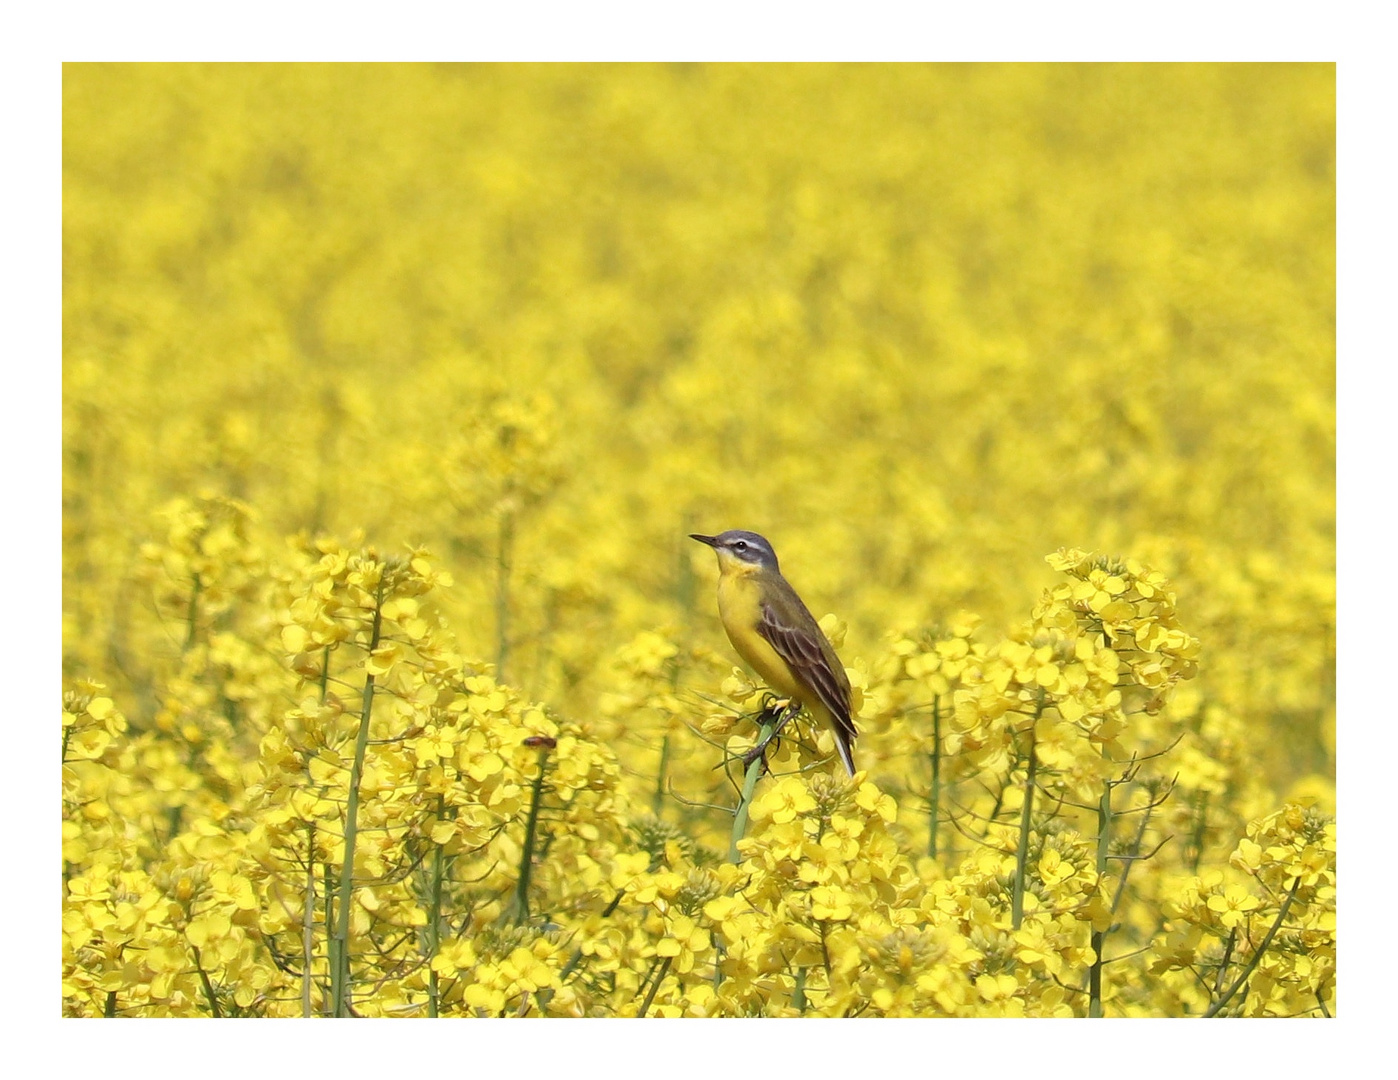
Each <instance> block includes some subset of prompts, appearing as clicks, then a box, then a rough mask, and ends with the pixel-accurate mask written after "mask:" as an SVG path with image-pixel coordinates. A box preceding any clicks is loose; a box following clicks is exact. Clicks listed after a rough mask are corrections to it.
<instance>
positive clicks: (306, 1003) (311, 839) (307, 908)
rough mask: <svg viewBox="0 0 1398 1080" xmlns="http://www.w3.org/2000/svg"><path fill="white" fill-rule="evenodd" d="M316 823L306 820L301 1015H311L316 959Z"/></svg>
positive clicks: (302, 909)
mask: <svg viewBox="0 0 1398 1080" xmlns="http://www.w3.org/2000/svg"><path fill="white" fill-rule="evenodd" d="M315 857H316V823H315V822H314V821H308V822H306V899H305V903H304V904H303V905H302V908H301V963H302V968H303V970H302V972H301V1015H302V1016H305V1017H309V1016H310V1015H311V985H312V977H313V968H314V967H315V959H316V952H315V946H316V863H315Z"/></svg>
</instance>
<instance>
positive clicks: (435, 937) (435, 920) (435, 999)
mask: <svg viewBox="0 0 1398 1080" xmlns="http://www.w3.org/2000/svg"><path fill="white" fill-rule="evenodd" d="M445 802H446V800H445V797H444V796H441V795H438V796H437V818H438V820H440V819H441V817H442V814H443V811H444V807H445ZM445 869H446V855H445V854H444V853H443V850H442V845H441V844H438V845H436V851H435V852H433V855H432V910H431V912H430V913H429V915H428V919H429V921H428V924H427V949H428V952H429V954H430V955H429V956H428V959H427V964H428V968H427V1015H428V1016H431V1017H436V1016H438V1015H440V1013H439V1012H438V1008H439V1003H440V992H439V988H438V986H437V969H436V968H434V967H432V961H433V960H436V959H437V952H438V950H439V949H440V947H441V939H442V878H443V876H444V872H445Z"/></svg>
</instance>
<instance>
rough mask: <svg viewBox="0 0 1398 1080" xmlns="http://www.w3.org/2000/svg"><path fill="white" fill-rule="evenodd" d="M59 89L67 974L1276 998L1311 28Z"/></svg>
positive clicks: (1323, 730)
mask: <svg viewBox="0 0 1398 1080" xmlns="http://www.w3.org/2000/svg"><path fill="white" fill-rule="evenodd" d="M63 108H64V132H63V138H64V153H63V177H64V180H63V183H64V223H63V252H64V282H63V320H64V328H63V330H64V360H63V410H64V412H63V454H64V460H63V529H64V547H63V566H64V588H63V616H64V618H63V630H64V640H63V654H64V674H65V691H64V721H63V723H64V762H65V770H64V821H63V838H64V853H63V857H64V881H65V900H64V915H63V919H64V991H63V994H64V1010H65V1013H67V1014H69V1015H214V1016H219V1015H304V1016H310V1015H332V1014H333V1015H348V1014H350V1013H359V1014H365V1013H368V1014H374V1015H429V1016H436V1015H507V1014H508V1015H526V1014H530V1015H533V1014H545V1015H645V1014H647V1012H648V1011H649V1010H652V1009H653V1010H654V1011H655V1012H658V1013H662V1014H664V1015H674V1016H678V1015H690V1016H711V1015H798V1014H805V1013H809V1012H812V1011H815V1012H820V1013H823V1014H826V1015H855V1014H867V1015H944V1014H945V1015H1007V1016H1011V1015H1057V1016H1067V1015H1083V1016H1092V1015H1103V1014H1104V1013H1105V1014H1107V1015H1123V1014H1124V1015H1162V1014H1165V1015H1186V1014H1188V1015H1199V1014H1203V1013H1207V1014H1219V1013H1221V1014H1225V1015H1226V1014H1228V1013H1229V1012H1231V1013H1235V1014H1246V1015H1303V1014H1312V1015H1313V1014H1317V1013H1318V1014H1321V1015H1327V1016H1328V1015H1331V1013H1332V1009H1333V1003H1334V982H1335V974H1334V897H1335V889H1334V848H1335V828H1334V823H1333V820H1332V819H1331V818H1330V817H1328V816H1327V815H1328V814H1329V813H1330V812H1333V804H1334V768H1335V761H1334V748H1335V741H1334V739H1335V737H1334V730H1335V728H1334V724H1335V395H1334V386H1335V69H1334V66H1333V65H1302V66H1290V65H1236V66H1235V65H1173V64H1155V65H1081V66H1080V65H930V66H926V65H839V66H832V65H755V66H754V65H624V66H623V65H440V66H438V65H362V66H361V65H216V66H200V65H69V66H67V67H66V68H65V71H64V106H63ZM731 528H742V529H751V530H754V531H757V532H760V533H762V534H764V535H766V536H767V537H768V538H769V539H770V540H771V542H772V543H773V545H774V546H775V548H776V551H777V553H778V555H779V556H780V559H781V565H782V569H783V571H784V573H785V575H786V577H787V578H788V579H789V580H790V582H791V583H792V584H793V586H794V587H795V588H796V589H797V590H798V592H799V593H800V594H801V595H802V597H803V598H804V599H805V601H806V602H807V604H808V605H809V606H810V607H811V609H812V611H813V613H814V614H815V616H816V617H817V618H818V619H821V620H822V625H823V626H824V627H825V628H826V630H827V632H828V633H829V634H830V635H831V636H832V639H833V640H834V641H835V643H836V644H837V646H838V647H839V649H840V655H841V658H842V660H843V661H844V664H845V666H846V667H847V669H848V671H849V674H850V679H851V682H852V683H853V684H854V686H855V690H856V710H857V711H858V712H859V717H858V723H859V727H860V738H859V740H858V742H857V743H856V747H855V758H856V761H857V763H858V766H859V768H860V769H861V770H862V771H867V776H866V775H864V772H861V775H860V777H859V778H857V779H856V780H855V781H853V782H851V783H850V784H845V783H844V781H843V778H842V772H841V778H840V779H838V780H837V779H832V777H831V776H830V775H829V772H828V769H827V768H826V766H825V765H824V764H822V762H821V756H822V753H826V754H828V752H829V747H824V748H823V749H822V748H821V747H820V746H813V745H811V740H809V739H808V740H806V745H804V746H803V745H800V743H801V736H800V735H799V732H798V733H796V734H795V735H794V736H793V734H791V733H789V734H788V735H787V736H786V737H785V738H784V740H783V742H782V744H781V745H780V747H778V748H777V749H776V750H774V752H773V755H772V758H771V761H770V764H771V775H770V776H768V777H766V778H763V779H761V780H758V778H757V771H754V772H753V773H752V774H751V778H750V780H749V782H748V786H747V788H746V792H747V793H746V794H745V795H743V796H741V810H740V809H739V802H740V797H739V795H738V789H739V785H738V783H737V782H736V780H734V778H733V777H732V776H731V775H730V773H729V772H727V771H725V770H724V769H723V768H721V766H722V764H723V762H724V760H725V755H727V756H729V757H731V756H733V755H735V754H741V752H742V751H743V750H744V749H746V747H747V746H748V745H749V744H750V742H749V740H750V738H751V736H752V734H753V730H754V729H753V725H752V724H751V723H750V720H751V711H752V710H754V709H755V708H756V707H757V705H758V704H759V703H760V701H761V696H760V693H759V691H760V687H758V686H754V685H753V684H751V683H750V682H748V681H746V680H745V679H744V678H743V677H742V675H741V673H740V672H735V670H734V665H735V662H736V657H734V655H733V654H732V652H731V650H730V649H729V646H728V643H727V641H726V640H725V638H724V636H723V633H722V630H721V628H720V626H719V622H718V618H717V612H716V609H715V602H714V594H713V588H714V579H715V577H716V571H715V567H714V558H713V554H712V553H711V552H710V551H709V550H708V549H707V548H705V547H703V546H701V545H699V544H696V543H694V542H693V541H691V540H689V539H688V538H687V534H688V533H691V532H701V533H718V532H720V531H723V530H725V529H731ZM410 546H411V547H412V554H410V555H408V556H407V557H403V553H404V552H405V550H407V549H408V548H409V547H410ZM423 549H426V550H428V551H430V552H431V556H430V557H428V556H426V555H425V554H423ZM1060 549H1073V550H1069V551H1066V552H1064V551H1060ZM1046 556H1047V557H1048V560H1047V562H1046ZM1055 571H1056V572H1055ZM1065 575H1066V581H1065ZM1046 590H1049V591H1046ZM381 632H382V633H381ZM745 710H746V711H747V712H748V715H746V716H740V715H739V713H740V712H744V711H745ZM797 727H798V729H799V725H797ZM835 768H836V769H837V770H838V766H835ZM1288 799H1290V800H1291V802H1290V804H1287V803H1286V800H1288ZM749 812H750V815H751V816H750V819H749V817H748V816H747V815H748V814H749ZM735 822H736V823H737V824H736V830H735ZM745 829H746V832H745V831H744V830H745ZM739 838H741V846H740V843H739ZM1137 866H1139V869H1137V870H1136V872H1135V874H1134V876H1132V874H1131V871H1132V868H1133V867H1137ZM1128 877H1130V882H1129V888H1128V880H1127V879H1128ZM531 905H532V906H531ZM351 915H352V917H351ZM1283 924H1285V930H1284V932H1281V933H1278V930H1279V928H1282V927H1283ZM1269 927H1270V931H1269V929H1268V928H1269ZM1109 938H1110V940H1109ZM1117 961H1123V962H1122V963H1117Z"/></svg>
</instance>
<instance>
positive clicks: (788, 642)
mask: <svg viewBox="0 0 1398 1080" xmlns="http://www.w3.org/2000/svg"><path fill="white" fill-rule="evenodd" d="M774 584H775V583H774ZM781 586H785V587H784V588H781ZM777 587H778V588H781V591H782V593H783V596H782V603H781V605H780V608H779V607H778V606H775V605H773V604H772V603H771V602H770V601H767V602H764V603H763V605H762V621H761V622H760V623H758V625H757V632H758V633H759V634H761V635H762V636H763V638H765V639H766V640H767V642H768V644H770V645H771V646H772V648H774V649H776V650H777V654H778V655H779V656H780V657H781V658H782V659H783V660H785V661H786V662H787V664H788V665H790V667H791V669H792V671H794V672H795V673H796V675H797V676H798V677H799V678H800V679H801V681H802V682H803V683H805V684H806V685H807V686H809V687H810V688H811V689H812V690H814V691H815V693H816V696H817V697H818V698H819V699H820V702H821V704H822V705H824V706H825V707H826V708H827V709H829V710H830V715H831V716H832V717H833V718H834V721H835V731H834V732H833V734H834V735H835V741H836V743H837V744H841V743H843V745H842V746H841V754H840V757H841V758H842V759H844V760H845V765H846V767H847V768H848V769H849V771H850V772H851V773H853V772H854V768H853V765H852V763H851V759H850V755H849V746H850V745H851V744H852V743H853V742H854V739H855V736H856V734H857V732H856V731H855V729H854V720H853V719H852V718H851V716H850V689H849V678H848V677H847V676H846V675H845V668H844V665H843V664H841V663H840V658H839V657H838V656H837V655H836V654H835V649H834V646H832V645H831V644H830V642H829V640H828V639H827V638H826V636H825V634H824V633H822V632H821V629H820V626H819V624H817V623H816V621H815V619H814V618H813V617H812V615H811V613H810V612H809V611H808V610H807V609H806V605H805V604H803V603H802V602H801V598H800V597H799V596H797V595H796V593H795V591H793V590H792V588H791V586H789V585H787V584H786V582H785V581H782V582H781V584H780V586H777ZM781 609H785V610H781Z"/></svg>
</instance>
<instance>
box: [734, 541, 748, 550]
mask: <svg viewBox="0 0 1398 1080" xmlns="http://www.w3.org/2000/svg"><path fill="white" fill-rule="evenodd" d="M733 546H734V547H735V548H737V549H738V550H739V551H747V549H748V542H747V541H746V540H735V541H733Z"/></svg>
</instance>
